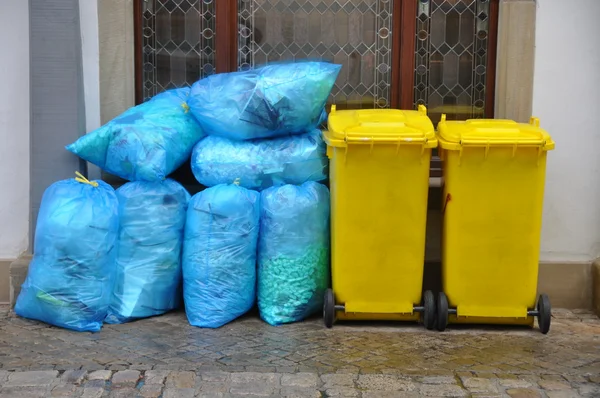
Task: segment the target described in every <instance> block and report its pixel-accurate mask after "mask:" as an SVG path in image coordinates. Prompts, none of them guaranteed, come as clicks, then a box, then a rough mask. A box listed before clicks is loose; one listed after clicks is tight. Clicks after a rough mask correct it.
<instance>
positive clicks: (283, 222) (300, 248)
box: [258, 181, 330, 325]
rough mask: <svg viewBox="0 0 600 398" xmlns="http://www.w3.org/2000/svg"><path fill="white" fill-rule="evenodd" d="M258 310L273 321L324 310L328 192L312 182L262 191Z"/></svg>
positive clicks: (295, 317)
mask: <svg viewBox="0 0 600 398" xmlns="http://www.w3.org/2000/svg"><path fill="white" fill-rule="evenodd" d="M260 217H261V218H260V237H259V243H258V308H259V311H260V316H261V318H262V319H263V320H264V321H265V322H267V323H269V324H271V325H280V324H284V323H290V322H297V321H301V320H303V319H305V318H306V317H308V316H310V315H312V314H314V313H316V312H318V311H320V310H322V308H323V296H324V293H325V290H326V289H327V287H328V286H329V250H330V246H329V190H328V189H327V187H325V186H324V185H322V184H319V183H317V182H313V181H309V182H306V183H304V184H302V185H301V186H296V185H284V186H281V187H272V188H268V189H266V190H264V191H262V193H261V211H260Z"/></svg>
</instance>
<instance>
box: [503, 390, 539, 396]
mask: <svg viewBox="0 0 600 398" xmlns="http://www.w3.org/2000/svg"><path fill="white" fill-rule="evenodd" d="M506 393H507V394H508V395H509V396H510V397H511V398H540V397H541V396H542V395H541V394H540V393H539V391H537V390H534V389H533V388H511V389H508V390H506Z"/></svg>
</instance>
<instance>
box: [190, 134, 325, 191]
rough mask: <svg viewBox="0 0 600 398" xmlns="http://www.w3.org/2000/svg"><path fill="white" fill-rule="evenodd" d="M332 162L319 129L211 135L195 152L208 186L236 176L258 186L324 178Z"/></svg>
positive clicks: (201, 177)
mask: <svg viewBox="0 0 600 398" xmlns="http://www.w3.org/2000/svg"><path fill="white" fill-rule="evenodd" d="M328 165H329V161H328V160H327V156H326V147H325V143H324V142H323V139H322V138H321V132H320V131H319V130H314V131H313V132H311V133H306V134H302V135H292V136H287V137H278V138H271V139H261V140H252V141H232V140H230V139H228V138H222V137H216V136H208V137H206V138H204V139H203V140H202V141H200V142H199V143H198V144H196V146H195V147H194V151H193V152H192V171H193V173H194V176H195V177H196V179H197V180H198V181H199V182H200V183H201V184H203V185H205V186H207V187H211V186H214V185H218V184H225V183H228V182H232V181H234V180H236V179H239V183H240V185H241V186H243V187H245V188H249V189H257V190H262V189H265V188H269V187H271V186H273V185H284V184H296V185H299V184H302V183H304V182H306V181H323V180H325V179H327V173H328Z"/></svg>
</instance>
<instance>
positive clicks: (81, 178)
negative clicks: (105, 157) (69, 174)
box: [75, 171, 98, 188]
mask: <svg viewBox="0 0 600 398" xmlns="http://www.w3.org/2000/svg"><path fill="white" fill-rule="evenodd" d="M75 175H76V176H77V177H75V181H77V182H81V183H82V184H89V185H91V186H93V187H94V188H98V183H97V182H96V181H90V180H88V179H87V178H85V177H84V176H83V174H81V173H80V172H78V171H76V172H75Z"/></svg>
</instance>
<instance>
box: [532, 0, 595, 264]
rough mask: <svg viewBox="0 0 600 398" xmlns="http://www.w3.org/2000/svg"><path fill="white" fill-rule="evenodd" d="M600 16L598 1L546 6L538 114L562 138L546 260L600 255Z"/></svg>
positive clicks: (550, 199)
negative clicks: (599, 115) (599, 20)
mask: <svg viewBox="0 0 600 398" xmlns="http://www.w3.org/2000/svg"><path fill="white" fill-rule="evenodd" d="M575 3H577V4H575ZM598 16H600V1H598V0H579V1H577V2H571V1H559V0H539V1H538V9H537V22H536V49H535V74H534V95H533V113H534V115H536V116H537V117H539V118H540V120H541V125H542V127H544V128H545V129H547V130H548V132H549V133H550V134H551V135H552V137H553V138H554V139H555V141H556V150H555V151H553V152H550V153H549V159H548V173H547V182H546V195H545V205H544V220H543V223H544V226H543V233H542V257H541V258H542V261H551V262H581V261H585V262H589V261H592V260H594V259H595V258H597V257H599V256H600V179H599V177H598V176H599V171H600V156H598V152H597V151H598V148H600V133H599V132H598V131H599V127H598V104H600V46H599V45H598V44H599V43H598V39H599V38H600V24H599V23H598V20H597V19H598Z"/></svg>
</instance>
